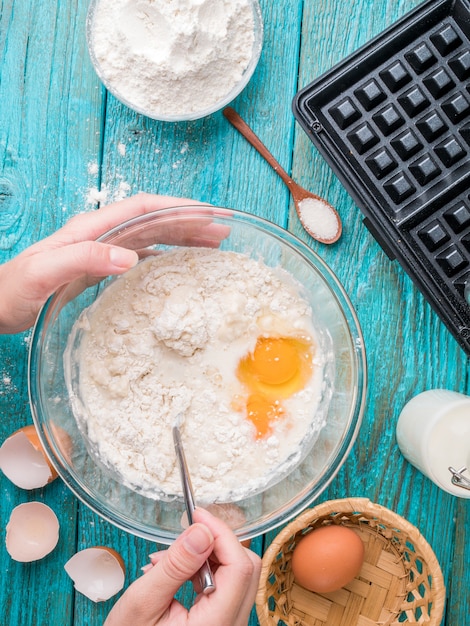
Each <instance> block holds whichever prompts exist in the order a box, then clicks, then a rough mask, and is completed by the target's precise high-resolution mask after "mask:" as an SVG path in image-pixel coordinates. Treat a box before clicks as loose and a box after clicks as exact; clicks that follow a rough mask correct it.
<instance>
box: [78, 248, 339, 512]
mask: <svg viewBox="0 0 470 626" xmlns="http://www.w3.org/2000/svg"><path fill="white" fill-rule="evenodd" d="M66 359H69V360H70V363H71V365H70V368H68V369H69V370H70V371H71V372H72V375H71V376H70V380H69V381H68V386H69V391H70V395H71V398H72V403H73V408H74V413H75V415H76V418H77V421H78V424H79V426H80V428H81V430H82V432H83V433H84V435H85V437H86V439H87V441H88V442H89V445H90V449H91V453H92V455H95V456H96V458H98V459H99V461H100V462H101V463H104V464H105V465H106V466H107V467H108V468H110V469H111V471H112V472H113V473H114V474H115V475H117V476H118V477H119V480H120V481H121V482H123V483H124V484H126V485H127V486H129V487H131V488H132V489H136V490H138V491H139V492H141V493H143V494H145V495H147V496H148V497H152V498H156V499H158V498H162V497H168V496H171V495H175V494H176V495H179V494H180V493H181V485H180V477H179V473H178V468H177V465H176V457H175V452H174V447H173V443H172V432H171V427H172V425H173V424H174V423H175V421H176V420H180V421H181V431H182V437H183V442H184V447H185V451H186V456H187V460H188V464H189V467H190V471H191V475H192V481H193V486H194V489H195V492H196V496H197V498H198V500H199V501H200V502H216V501H218V502H222V501H224V502H228V501H234V500H236V499H240V498H242V497H245V496H247V495H248V494H250V495H251V494H253V493H256V492H257V491H259V490H262V489H264V488H265V487H266V485H267V484H268V483H274V482H277V481H278V480H281V479H282V478H283V477H284V476H285V475H286V474H287V473H288V472H289V471H291V470H292V469H293V468H294V467H296V466H297V465H298V463H299V462H300V461H301V460H302V458H304V456H305V454H306V451H308V450H309V449H310V448H311V445H312V444H313V442H314V441H315V440H316V438H317V437H318V434H319V432H320V430H321V428H322V427H323V426H324V423H325V419H326V410H327V407H326V406H325V405H326V404H327V403H325V402H322V403H321V407H322V408H321V409H320V408H319V406H320V402H321V400H322V394H323V393H324V375H323V370H324V367H325V364H326V361H327V359H326V357H325V355H324V354H323V352H322V349H321V347H320V342H319V341H318V340H317V330H316V329H315V322H314V320H313V319H312V312H311V308H310V305H309V304H308V303H307V302H306V300H304V299H303V297H302V296H301V286H300V285H299V284H298V283H297V282H296V281H295V280H294V278H293V277H292V275H291V274H289V273H288V272H286V271H285V270H283V269H282V268H271V267H268V266H267V265H265V264H264V263H263V262H261V261H258V260H254V259H252V258H250V257H248V256H246V255H244V254H241V253H235V252H228V251H221V250H214V249H206V248H184V249H173V250H170V251H165V252H161V253H159V254H157V255H156V256H152V257H150V258H148V259H146V260H144V261H142V262H141V263H139V264H138V265H137V266H136V267H135V268H133V269H132V270H130V271H129V272H127V273H126V274H125V275H123V276H121V277H119V278H117V279H115V280H114V281H112V282H111V283H110V284H109V285H108V286H107V287H106V288H105V289H104V290H103V291H102V293H101V294H100V296H99V297H98V298H97V300H96V301H95V302H94V304H93V305H92V306H91V307H90V308H89V309H87V310H85V311H84V312H83V313H82V314H81V316H80V318H79V319H78V321H77V322H76V324H75V326H74V329H73V331H72V333H71V336H70V339H69V347H68V351H67V356H66ZM66 369H67V368H66Z"/></svg>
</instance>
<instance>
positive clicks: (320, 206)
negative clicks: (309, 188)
mask: <svg viewBox="0 0 470 626" xmlns="http://www.w3.org/2000/svg"><path fill="white" fill-rule="evenodd" d="M299 218H300V221H301V222H302V224H303V226H304V228H305V229H306V230H308V231H309V232H310V233H311V234H312V235H314V236H316V237H319V238H320V239H325V240H330V239H333V238H334V237H336V235H337V234H338V219H337V217H336V215H335V214H334V213H333V211H332V210H331V208H330V207H329V206H328V204H327V203H326V202H323V201H322V200H316V199H315V198H304V199H303V200H301V201H300V202H299Z"/></svg>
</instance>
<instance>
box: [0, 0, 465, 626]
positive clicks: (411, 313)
mask: <svg viewBox="0 0 470 626" xmlns="http://www.w3.org/2000/svg"><path fill="white" fill-rule="evenodd" d="M416 4H417V0H396V1H390V2H381V1H379V0H349V1H348V2H346V3H345V2H344V0H315V1H314V0H305V1H304V2H301V1H296V0H291V1H288V0H277V1H276V2H270V1H269V0H261V6H262V10H263V17H264V24H265V38H264V48H263V52H262V55H261V59H260V63H259V66H258V68H257V70H256V72H255V74H254V76H253V79H252V80H251V82H250V83H249V85H248V87H247V88H246V89H245V91H244V92H243V93H242V94H241V96H239V97H238V98H237V100H236V101H235V103H234V106H235V108H237V110H238V111H239V112H240V113H241V114H242V115H243V116H244V117H245V119H246V120H247V121H248V122H249V123H250V124H251V125H252V126H253V128H254V129H255V131H256V132H257V133H258V134H259V135H260V136H261V137H262V138H263V140H264V142H265V143H266V144H267V145H268V146H269V148H270V149H271V150H272V152H273V153H274V155H275V156H276V157H277V158H278V159H279V160H280V162H281V163H282V164H283V165H284V166H285V167H286V169H288V170H289V169H291V170H292V173H293V175H294V177H295V178H296V179H297V180H298V182H299V183H300V184H302V185H304V186H305V187H307V188H310V189H311V190H312V191H315V192H317V193H318V194H320V195H322V196H324V197H326V198H327V199H328V200H330V202H332V203H333V204H334V205H335V206H336V207H337V208H338V211H339V213H340V215H341V217H342V220H343V229H344V230H343V236H342V238H341V240H340V242H339V243H338V244H337V245H335V246H332V247H330V248H327V247H325V246H322V245H321V244H318V243H316V242H314V241H313V240H311V239H310V238H309V236H308V235H307V234H306V233H305V232H304V231H303V230H302V228H301V226H300V223H299V221H298V219H297V217H296V215H295V212H294V210H293V205H292V202H291V201H290V198H289V195H288V192H287V190H286V188H285V187H284V185H283V183H282V182H281V181H280V180H279V179H278V178H277V177H276V176H275V174H274V173H273V171H272V170H271V168H270V167H269V166H268V165H267V164H266V163H264V162H263V161H262V159H261V158H260V157H259V155H258V154H257V153H256V152H255V151H254V150H253V149H252V148H251V147H250V146H249V145H248V144H247V143H246V142H245V140H244V139H243V138H241V137H240V136H239V135H238V133H237V132H236V131H234V129H233V128H232V127H230V125H229V124H228V123H227V122H226V121H225V119H224V118H223V116H222V115H221V113H217V114H215V115H213V116H210V117H208V118H205V119H203V120H199V121H195V122H189V123H185V124H165V123H159V122H155V121H153V120H150V119H148V118H145V117H142V116H140V115H137V114H135V113H133V112H132V111H130V110H129V109H127V108H126V107H125V106H123V105H122V104H121V103H119V102H118V101H117V100H116V99H114V98H113V97H112V96H110V95H107V94H106V92H105V90H104V89H103V87H102V86H101V84H100V82H99V80H98V78H97V77H96V75H95V73H94V71H93V69H92V67H91V64H90V62H89V59H88V54H87V50H86V43H85V17H86V11H87V2H85V1H84V0H60V1H59V0H41V1H40V0H0V260H1V261H5V260H7V259H9V258H10V257H11V256H13V255H15V254H17V253H18V252H19V251H20V250H22V249H23V248H25V247H26V246H28V245H29V244H30V243H32V242H34V241H36V240H38V239H39V238H42V237H44V236H45V235H47V234H49V233H51V232H52V231H54V230H55V229H57V228H58V227H59V226H60V225H62V224H63V223H64V222H65V221H66V220H67V219H68V218H69V217H70V216H72V215H74V214H76V213H78V212H80V211H83V210H93V208H95V206H96V205H95V204H93V202H90V201H89V199H90V198H89V191H90V190H91V189H93V188H94V187H99V186H100V185H103V186H105V187H106V189H107V193H108V199H109V200H112V199H113V198H115V197H118V196H121V195H123V194H126V195H129V194H131V193H134V192H137V191H139V190H145V191H149V192H156V193H165V194H172V195H177V196H186V197H192V198H195V199H200V200H204V201H207V202H211V203H214V204H221V205H225V206H231V207H234V208H238V209H243V210H245V211H247V212H251V213H255V214H258V215H262V216H264V217H267V218H269V219H271V220H273V221H275V222H276V223H278V224H280V225H282V226H284V227H287V228H288V229H289V230H290V231H292V232H293V233H295V234H296V235H297V236H298V237H300V238H301V239H302V240H304V241H305V242H306V243H307V244H308V245H310V246H311V247H312V248H313V249H314V250H315V251H317V252H318V253H319V254H320V255H321V256H322V257H323V258H324V259H325V261H326V262H327V263H328V264H329V265H330V266H331V267H332V268H333V270H334V271H335V273H336V274H337V275H338V277H339V278H340V280H341V282H342V283H343V284H344V286H345V289H346V291H347V293H348V294H349V296H350V298H351V300H352V302H353V305H354V307H355V309H356V311H357V313H358V316H359V319H360V322H361V325H362V328H363V331H364V338H365V344H366V348H367V353H368V363H369V394H368V404H367V410H366V414H365V416H364V422H363V425H362V428H361V431H360V434H359V437H358V440H357V442H356V444H355V446H354V448H353V451H352V453H351V455H350V456H349V458H348V460H347V461H346V463H345V465H344V466H343V468H342V469H341V470H340V472H339V474H338V476H337V477H336V478H335V480H334V481H333V482H332V483H331V485H330V487H329V488H328V489H327V490H326V491H325V492H324V493H323V494H322V496H321V500H326V499H330V498H336V497H347V496H367V497H369V498H370V499H371V500H373V501H376V502H379V503H380V504H383V505H384V506H387V507H390V508H392V509H393V510H395V511H396V512H397V513H399V514H401V515H403V516H405V517H406V518H407V519H409V520H410V521H411V522H412V523H413V524H415V525H416V526H417V527H418V528H419V529H420V530H421V532H422V533H423V534H424V536H425V537H426V538H427V539H428V541H429V542H430V543H431V545H432V547H433V548H434V550H435V552H436V555H437V557H438V559H439V561H440V563H441V566H442V569H443V572H444V575H445V579H446V584H447V589H448V601H447V613H446V618H445V620H444V622H443V624H446V625H447V626H464V625H465V624H467V623H468V615H469V614H470V599H469V591H468V589H469V587H470V577H469V574H468V564H469V563H470V546H469V543H470V542H469V532H468V530H469V528H470V501H468V500H462V499H460V500H459V499H456V498H453V497H452V496H449V495H448V494H446V493H444V492H442V491H440V490H439V489H438V488H437V487H436V486H434V485H433V484H432V483H431V482H430V481H429V480H427V479H426V478H424V477H423V476H422V475H421V474H419V472H417V471H416V470H414V469H413V468H412V467H411V466H410V465H409V464H408V463H406V462H405V461H404V459H403V458H402V457H401V455H400V453H399V450H398V448H397V446H396V442H395V425H396V420H397V417H398V414H399V412H400V410H401V408H402V406H403V405H404V403H405V402H406V401H407V400H408V399H410V398H411V397H412V396H413V395H415V394H416V393H419V392H420V391H423V390H425V389H428V388H433V387H445V388H449V389H454V390H456V391H461V392H467V393H468V392H469V391H470V390H469V384H468V361H467V359H466V357H465V355H464V354H463V352H462V351H461V350H460V348H458V346H457V344H456V342H455V341H454V340H453V339H452V337H451V336H450V335H449V333H448V332H447V330H446V329H445V328H444V326H443V324H442V323H441V322H440V320H439V319H438V318H437V317H436V315H435V314H434V313H433V311H432V310H431V309H430V307H429V305H428V304H427V303H426V302H425V301H424V299H423V297H422V296H421V294H420V293H418V292H417V290H416V289H415V287H414V286H413V284H412V283H411V280H410V279H409V278H408V277H407V276H406V274H405V273H404V272H403V270H402V269H401V268H400V266H399V265H398V264H396V263H392V262H390V261H389V259H388V258H387V257H386V255H385V254H384V253H383V252H382V250H381V248H380V247H379V246H378V244H377V243H376V242H375V241H374V239H373V238H372V237H371V235H370V234H369V232H368V231H367V230H366V229H365V227H364V226H363V224H362V220H361V214H360V212H359V210H358V209H357V207H355V206H354V204H353V202H352V200H351V198H350V197H349V196H348V194H347V193H346V191H345V190H344V188H343V187H342V186H341V185H340V184H339V182H338V181H337V180H336V178H335V176H334V175H333V174H332V172H331V170H330V169H329V167H328V166H327V165H326V163H325V162H324V161H323V159H322V158H321V157H320V156H319V154H318V153H317V152H316V150H315V149H314V148H313V146H312V144H311V143H310V141H309V140H308V138H307V137H306V136H305V134H304V133H303V132H302V131H301V130H300V128H299V127H298V125H296V124H295V122H294V119H293V115H292V113H291V101H292V97H293V96H294V94H295V92H296V91H297V89H298V88H300V87H302V86H304V85H306V84H308V83H309V82H310V81H311V80H313V79H314V78H315V77H316V76H318V75H319V74H321V73H322V72H323V71H325V70H327V69H329V68H330V67H331V66H332V65H333V64H334V63H335V62H337V61H339V60H340V59H342V58H343V57H344V56H346V55H347V54H349V53H350V52H352V51H353V50H355V49H356V48H357V47H358V46H360V45H361V44H362V43H365V42H366V41H367V40H369V39H370V38H371V37H372V36H374V35H376V34H378V33H379V32H380V31H381V30H383V28H385V27H386V26H388V25H389V24H391V23H392V22H393V21H395V20H396V19H398V18H399V17H400V16H401V15H403V14H404V13H405V12H406V11H408V10H409V9H411V8H412V7H413V6H415V5H416ZM0 297H1V295H0ZM28 340H29V333H28V332H26V333H23V334H21V335H18V336H14V337H0V416H1V419H0V441H3V440H4V439H5V438H6V437H7V436H8V435H9V434H10V433H11V432H12V431H13V430H15V429H16V428H18V427H20V426H22V425H24V424H26V423H30V422H31V417H30V413H29V407H28V398H27V390H26V371H27V370H26V368H27V353H28ZM0 489H1V503H0V513H1V516H0V563H1V565H2V575H1V579H0V580H1V582H0V607H1V613H0V624H2V625H5V626H15V625H17V624H18V625H19V624H21V625H23V626H29V625H31V626H33V625H34V626H46V625H47V626H56V625H57V626H62V625H64V626H65V625H69V624H70V625H71V624H75V625H77V626H84V625H87V626H88V625H89V626H95V625H98V624H101V623H102V622H103V620H104V618H105V615H106V614H107V613H108V611H109V609H110V607H111V606H112V603H113V601H109V602H106V603H103V604H98V605H96V604H93V603H92V602H90V601H88V600H87V599H86V598H84V597H83V596H81V595H80V594H75V593H74V591H73V585H72V583H71V581H70V580H69V579H68V577H67V575H66V574H65V572H64V570H63V565H64V563H65V561H66V560H67V559H68V558H69V557H70V556H71V555H72V554H73V553H74V552H75V551H76V550H78V549H81V548H83V547H87V546H91V545H96V544H106V545H110V546H112V547H114V548H116V549H117V550H118V551H119V552H121V554H122V555H123V557H124V560H125V562H126V564H127V567H128V572H127V582H128V583H129V582H131V581H132V580H134V579H135V578H136V577H137V576H138V575H139V573H140V567H141V566H142V565H143V564H145V563H146V561H147V555H148V554H149V553H150V552H152V551H154V550H155V546H153V545H151V544H150V543H149V542H146V541H144V540H141V539H138V538H135V537H132V536H129V535H126V534H125V533H123V532H121V531H119V530H117V529H116V528H114V527H113V526H111V525H110V524H108V523H107V522H106V521H104V520H102V519H100V518H98V517H97V516H96V515H95V514H94V513H92V512H91V511H90V510H88V509H87V508H86V507H84V506H83V505H81V504H79V503H78V502H77V501H76V499H75V498H74V496H73V495H72V494H71V493H70V492H69V491H68V489H67V488H66V487H65V486H64V485H63V484H62V483H61V482H60V481H56V482H55V483H53V484H52V485H50V486H48V487H47V488H45V489H43V490H39V491H38V492H33V493H26V492H24V491H21V490H19V489H16V488H14V487H13V486H12V485H11V484H10V483H9V481H8V480H7V479H6V478H5V477H4V476H3V475H2V476H0ZM32 499H37V500H41V501H44V502H45V503H47V504H49V505H50V506H51V507H52V508H53V509H54V511H55V512H56V513H57V515H58V517H59V521H60V525H61V535H60V541H59V545H58V546H57V548H56V550H55V551H54V552H53V553H52V554H51V555H50V556H48V557H47V558H46V559H44V560H43V561H39V562H37V563H34V564H29V565H28V564H19V563H16V562H14V561H11V560H10V558H9V557H8V554H7V553H6V551H5V548H4V537H5V525H6V522H7V520H8V517H9V515H10V512H11V510H12V508H13V507H14V506H16V505H17V504H19V503H20V502H24V501H27V500H32ZM272 536H273V534H270V535H268V536H267V537H266V538H265V539H264V541H265V543H266V542H269V540H270V539H272ZM254 547H255V548H256V549H258V551H259V552H261V551H262V550H263V539H262V538H259V539H257V540H256V541H255V542H254ZM185 597H186V596H185ZM251 623H252V624H253V625H255V624H257V620H256V617H255V615H254V614H253V617H252V621H251Z"/></svg>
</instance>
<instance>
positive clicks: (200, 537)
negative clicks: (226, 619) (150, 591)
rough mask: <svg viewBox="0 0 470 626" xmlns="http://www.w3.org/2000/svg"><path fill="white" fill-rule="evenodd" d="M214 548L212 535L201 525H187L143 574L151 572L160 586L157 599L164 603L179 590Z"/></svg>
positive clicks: (168, 601) (154, 582)
mask: <svg viewBox="0 0 470 626" xmlns="http://www.w3.org/2000/svg"><path fill="white" fill-rule="evenodd" d="M213 547H214V537H213V535H212V533H211V531H210V530H209V528H208V527H207V526H205V525H204V524H193V525H192V526H190V527H189V528H187V529H186V530H185V531H184V532H183V533H182V534H181V535H180V536H179V537H178V538H177V540H176V541H175V542H174V543H173V544H172V545H171V546H170V547H169V549H168V550H167V551H166V552H165V553H164V554H163V556H162V558H161V559H160V560H159V561H158V563H157V564H156V565H155V566H154V567H153V568H152V570H151V571H150V572H149V573H148V574H147V575H146V576H145V578H147V577H149V578H150V575H151V577H152V579H153V584H154V585H156V586H157V588H158V589H159V596H160V600H161V602H162V603H163V604H165V606H167V605H168V604H169V603H170V602H171V600H172V599H173V596H174V595H175V593H176V592H177V591H178V589H179V588H180V587H181V585H183V583H185V582H186V581H187V580H190V579H191V578H193V576H194V575H195V574H196V573H197V572H198V570H199V569H200V568H201V566H202V564H203V563H204V562H205V561H206V559H207V558H208V557H209V556H210V554H211V552H212V550H213Z"/></svg>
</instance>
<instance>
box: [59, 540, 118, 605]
mask: <svg viewBox="0 0 470 626" xmlns="http://www.w3.org/2000/svg"><path fill="white" fill-rule="evenodd" d="M64 568H65V571H66V572H67V574H68V575H69V576H70V578H71V579H72V580H73V582H74V586H75V589H76V590H77V591H79V592H80V593H82V594H83V595H84V596H86V597H87V598H89V599H90V600H93V602H104V601H105V600H109V598H111V597H112V596H114V595H115V594H116V593H118V592H119V591H121V589H122V588H123V587H124V579H125V575H126V568H125V565H124V561H123V560H122V557H121V555H120V554H118V553H117V552H116V551H115V550H113V549H112V548H107V547H106V546H96V547H93V548H86V549H85V550H81V551H80V552H77V553H76V554H74V555H73V556H72V557H71V558H70V559H69V560H68V561H67V563H66V564H65V565H64Z"/></svg>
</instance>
